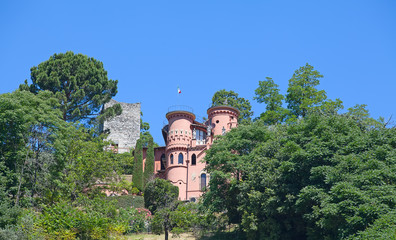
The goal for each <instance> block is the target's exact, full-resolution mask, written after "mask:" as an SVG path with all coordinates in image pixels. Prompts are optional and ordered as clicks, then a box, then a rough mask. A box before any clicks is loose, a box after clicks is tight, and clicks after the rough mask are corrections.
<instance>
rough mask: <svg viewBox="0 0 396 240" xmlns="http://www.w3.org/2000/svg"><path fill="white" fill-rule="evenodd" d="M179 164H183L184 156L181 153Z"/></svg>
mask: <svg viewBox="0 0 396 240" xmlns="http://www.w3.org/2000/svg"><path fill="white" fill-rule="evenodd" d="M177 163H178V164H183V154H182V153H179V160H178V162H177Z"/></svg>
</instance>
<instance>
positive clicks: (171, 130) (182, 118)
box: [166, 110, 195, 199]
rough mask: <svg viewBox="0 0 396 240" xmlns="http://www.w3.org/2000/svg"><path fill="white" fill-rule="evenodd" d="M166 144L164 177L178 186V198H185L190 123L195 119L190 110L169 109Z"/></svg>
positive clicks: (190, 133)
mask: <svg viewBox="0 0 396 240" xmlns="http://www.w3.org/2000/svg"><path fill="white" fill-rule="evenodd" d="M166 118H167V119H168V122H169V123H168V135H167V146H166V159H167V164H166V165H167V171H166V178H167V179H168V180H169V181H171V182H172V183H173V184H174V185H176V186H178V187H179V199H185V196H186V191H187V165H188V155H187V153H188V147H189V144H190V143H191V139H192V131H191V127H190V126H191V124H192V123H193V122H194V120H195V115H194V114H193V113H192V112H189V111H184V110H175V111H170V112H168V113H167V114H166Z"/></svg>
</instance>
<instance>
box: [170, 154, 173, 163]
mask: <svg viewBox="0 0 396 240" xmlns="http://www.w3.org/2000/svg"><path fill="white" fill-rule="evenodd" d="M170 164H173V154H171V155H170Z"/></svg>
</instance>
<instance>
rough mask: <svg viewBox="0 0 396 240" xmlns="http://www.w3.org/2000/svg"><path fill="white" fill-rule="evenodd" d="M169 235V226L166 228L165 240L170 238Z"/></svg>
mask: <svg viewBox="0 0 396 240" xmlns="http://www.w3.org/2000/svg"><path fill="white" fill-rule="evenodd" d="M168 235H169V233H168V229H167V228H165V240H168V237H169V236H168Z"/></svg>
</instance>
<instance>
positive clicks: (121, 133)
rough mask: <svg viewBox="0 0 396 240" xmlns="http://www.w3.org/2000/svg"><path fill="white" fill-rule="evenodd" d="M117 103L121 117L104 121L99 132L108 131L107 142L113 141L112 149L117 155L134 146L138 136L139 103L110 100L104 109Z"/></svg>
mask: <svg viewBox="0 0 396 240" xmlns="http://www.w3.org/2000/svg"><path fill="white" fill-rule="evenodd" d="M117 103H119V104H121V108H122V113H121V115H119V116H115V117H113V118H111V119H110V120H108V121H105V122H104V123H103V125H102V126H101V130H102V131H109V133H110V134H109V136H108V137H107V140H111V141H113V143H114V145H113V146H111V147H112V148H114V149H115V150H116V151H117V152H118V153H125V152H129V151H130V150H131V148H134V147H135V146H136V141H137V140H138V139H139V136H140V103H123V102H117V101H116V100H113V99H111V100H110V102H108V103H106V104H105V105H104V108H108V107H111V106H113V105H114V104H117Z"/></svg>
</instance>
